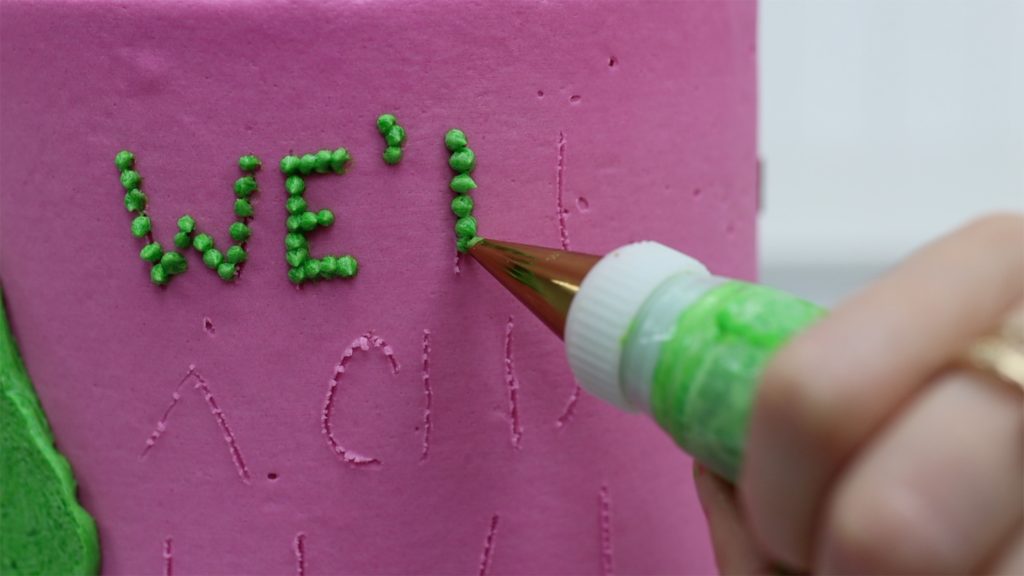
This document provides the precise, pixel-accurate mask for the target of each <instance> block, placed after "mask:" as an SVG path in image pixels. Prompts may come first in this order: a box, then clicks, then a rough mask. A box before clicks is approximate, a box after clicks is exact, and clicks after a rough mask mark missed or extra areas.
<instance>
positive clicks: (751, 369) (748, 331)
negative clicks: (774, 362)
mask: <svg viewBox="0 0 1024 576" xmlns="http://www.w3.org/2000/svg"><path fill="white" fill-rule="evenodd" d="M822 314H823V311H822V309H821V308H819V307H817V306H815V305H814V304H811V303H809V302H806V301H804V300H800V299H798V298H795V297H793V296H790V295H788V294H785V293H782V292H779V291H777V290H774V289H771V288H767V287H764V286H757V285H753V284H746V283H743V282H736V281H730V282H726V283H724V284H721V285H719V286H717V287H715V288H712V289H711V290H710V291H708V292H707V293H705V294H704V295H703V296H701V297H700V299H698V300H697V301H696V302H694V303H693V304H692V305H690V306H689V307H688V308H687V309H686V310H684V311H683V312H682V313H681V314H680V315H679V317H678V319H677V320H676V324H675V329H674V331H673V332H672V334H671V336H670V337H669V338H668V339H667V340H665V341H664V343H663V344H662V345H661V351H660V353H659V356H658V360H657V363H656V365H655V369H654V375H653V382H652V388H651V398H650V401H651V411H652V413H653V415H654V418H655V419H656V420H657V422H658V424H660V425H661V427H662V428H663V429H664V430H665V431H666V432H668V434H669V435H670V436H671V437H672V438H673V439H674V440H675V441H676V442H677V443H678V444H679V445H680V446H681V447H682V448H683V449H685V450H686V451H687V452H688V453H689V454H690V455H692V456H693V457H694V458H696V459H697V460H699V461H700V462H702V463H703V464H705V465H707V466H708V467H709V468H711V469H712V470H714V471H715V472H717V473H718V474H720V475H722V476H723V477H724V478H727V479H729V480H733V481H734V480H736V479H737V478H738V476H739V472H740V466H741V464H742V461H743V447H744V444H745V442H746V436H747V425H748V423H749V421H750V409H751V405H752V403H753V399H754V395H755V392H756V387H757V383H758V380H759V379H760V376H761V372H762V370H763V369H764V367H765V365H766V364H767V362H768V360H769V359H770V358H771V357H772V355H773V354H774V353H775V352H776V351H777V350H778V349H779V347H781V346H782V345H783V344H785V343H786V342H787V341H788V340H789V339H790V338H792V337H793V336H794V335H796V334H797V333H798V332H800V331H802V330H803V329H805V328H806V327H807V326H809V325H810V324H812V323H813V322H815V321H816V320H817V319H818V318H820V317H821V316H822Z"/></svg>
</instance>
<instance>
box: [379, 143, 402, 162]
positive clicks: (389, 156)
mask: <svg viewBox="0 0 1024 576" xmlns="http://www.w3.org/2000/svg"><path fill="white" fill-rule="evenodd" d="M383 157H384V163H385V164H387V165H388V166H394V165H395V164H398V163H399V162H401V161H402V149H401V148H399V147H398V146H388V147H387V148H385V149H384V154H383Z"/></svg>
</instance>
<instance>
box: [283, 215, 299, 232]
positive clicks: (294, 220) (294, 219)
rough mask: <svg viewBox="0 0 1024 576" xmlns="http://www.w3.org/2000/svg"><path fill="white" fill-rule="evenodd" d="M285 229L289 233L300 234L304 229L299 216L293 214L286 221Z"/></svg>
mask: <svg viewBox="0 0 1024 576" xmlns="http://www.w3.org/2000/svg"><path fill="white" fill-rule="evenodd" d="M284 225H285V228H287V229H288V231H289V232H298V231H299V230H301V229H302V221H301V219H300V218H299V215H298V214H292V215H291V216H289V217H288V218H287V219H286V220H285V221H284Z"/></svg>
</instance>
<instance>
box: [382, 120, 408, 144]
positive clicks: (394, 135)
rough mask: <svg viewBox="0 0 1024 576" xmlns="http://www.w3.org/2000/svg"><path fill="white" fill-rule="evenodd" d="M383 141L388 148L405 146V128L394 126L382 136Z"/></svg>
mask: <svg viewBox="0 0 1024 576" xmlns="http://www.w3.org/2000/svg"><path fill="white" fill-rule="evenodd" d="M384 141H385V142H387V143H388V146H401V145H402V144H405V128H402V127H401V126H399V125H398V124H395V125H394V126H392V127H391V128H390V129H388V132H387V134H385V135H384Z"/></svg>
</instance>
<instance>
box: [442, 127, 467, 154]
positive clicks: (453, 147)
mask: <svg viewBox="0 0 1024 576" xmlns="http://www.w3.org/2000/svg"><path fill="white" fill-rule="evenodd" d="M468 145H469V141H468V140H466V133H465V132H463V131H462V130H459V129H458V128H453V129H451V130H449V131H448V133H447V134H445V135H444V146H445V148H447V149H448V151H449V152H456V151H458V150H462V149H463V148H465V147H466V146H468Z"/></svg>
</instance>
